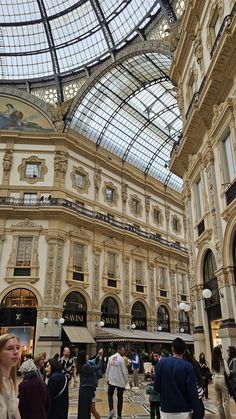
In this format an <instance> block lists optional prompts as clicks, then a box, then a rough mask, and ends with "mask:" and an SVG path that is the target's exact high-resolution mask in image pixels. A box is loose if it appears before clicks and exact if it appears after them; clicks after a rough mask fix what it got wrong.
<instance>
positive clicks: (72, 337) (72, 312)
mask: <svg viewBox="0 0 236 419" xmlns="http://www.w3.org/2000/svg"><path fill="white" fill-rule="evenodd" d="M63 307H64V311H63V318H64V319H65V322H64V323H63V327H62V347H65V346H68V347H69V348H70V350H71V355H72V356H77V355H78V352H79V351H81V350H84V351H87V349H88V348H87V345H89V344H94V343H95V341H94V339H93V337H92V336H91V334H90V332H89V330H88V329H87V303H86V300H85V298H84V296H83V295H82V294H81V293H80V292H78V291H72V292H70V293H69V294H68V295H67V296H66V298H65V300H64V303H63Z"/></svg>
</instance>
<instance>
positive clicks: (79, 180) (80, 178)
mask: <svg viewBox="0 0 236 419" xmlns="http://www.w3.org/2000/svg"><path fill="white" fill-rule="evenodd" d="M85 179H86V177H85V175H84V174H82V173H75V183H76V186H77V187H78V188H81V189H84V187H85Z"/></svg>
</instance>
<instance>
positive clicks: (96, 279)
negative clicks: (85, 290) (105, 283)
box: [92, 247, 102, 311]
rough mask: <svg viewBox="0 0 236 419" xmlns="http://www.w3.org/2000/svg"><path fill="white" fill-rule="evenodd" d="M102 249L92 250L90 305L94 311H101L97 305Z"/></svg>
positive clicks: (95, 248)
mask: <svg viewBox="0 0 236 419" xmlns="http://www.w3.org/2000/svg"><path fill="white" fill-rule="evenodd" d="M101 251H102V249H101V248H99V247H94V248H93V256H94V264H93V266H94V269H93V289H92V304H93V308H94V310H95V311H97V310H99V311H101V307H100V305H99V300H100V292H99V291H100V283H101V274H100V259H101Z"/></svg>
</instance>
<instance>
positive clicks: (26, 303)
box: [1, 288, 38, 308]
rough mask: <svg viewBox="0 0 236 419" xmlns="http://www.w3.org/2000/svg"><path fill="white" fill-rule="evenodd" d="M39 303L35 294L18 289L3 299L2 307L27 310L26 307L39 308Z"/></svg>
mask: <svg viewBox="0 0 236 419" xmlns="http://www.w3.org/2000/svg"><path fill="white" fill-rule="evenodd" d="M37 306H38V302H37V298H36V297H35V295H34V293H33V292H31V291H29V290H27V289H25V288H17V289H15V290H12V291H10V292H9V293H8V294H7V295H6V296H5V297H4V299H3V301H2V304H1V307H5V308H6V307H11V308H19V307H22V308H26V307H37Z"/></svg>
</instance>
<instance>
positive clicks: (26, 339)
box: [0, 288, 38, 357]
mask: <svg viewBox="0 0 236 419" xmlns="http://www.w3.org/2000/svg"><path fill="white" fill-rule="evenodd" d="M37 306H38V301H37V298H36V296H35V294H34V293H33V292H32V291H30V290H28V289H26V288H16V289H14V290H12V291H10V292H9V293H8V294H7V295H6V296H5V297H4V298H3V300H2V301H1V305H0V334H1V335H2V334H5V333H12V334H15V335H16V336H18V337H19V339H20V344H21V349H22V356H23V357H24V356H25V355H28V354H31V355H32V354H33V352H34V341H35V328H36V318H37Z"/></svg>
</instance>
